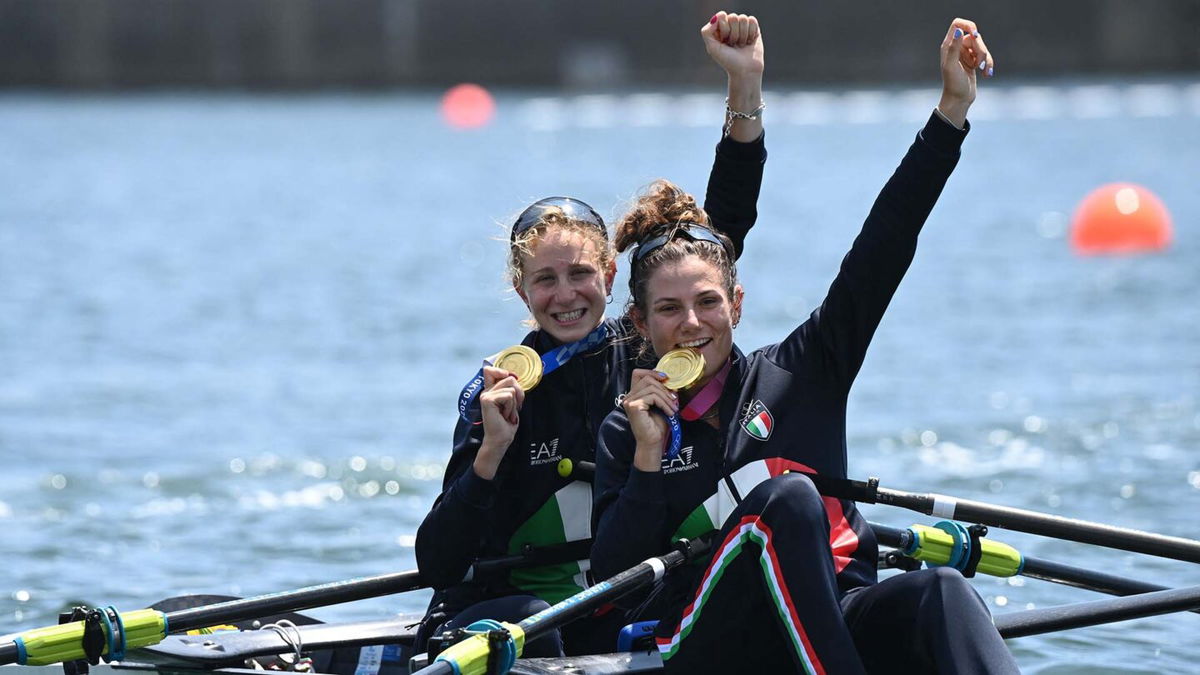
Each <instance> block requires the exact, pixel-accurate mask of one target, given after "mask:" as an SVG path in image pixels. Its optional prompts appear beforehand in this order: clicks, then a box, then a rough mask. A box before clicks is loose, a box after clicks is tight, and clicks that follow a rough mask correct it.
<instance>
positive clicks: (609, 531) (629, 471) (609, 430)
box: [592, 409, 667, 579]
mask: <svg viewBox="0 0 1200 675" xmlns="http://www.w3.org/2000/svg"><path fill="white" fill-rule="evenodd" d="M633 450H634V439H633V432H632V431H630V430H629V422H628V420H627V419H626V418H625V414H624V412H623V411H621V410H619V409H618V410H615V411H613V412H612V413H610V414H609V416H608V417H607V418H606V419H605V420H604V424H603V425H602V426H601V427H600V437H599V442H598V443H597V446H596V482H595V485H594V495H595V498H594V499H595V505H594V508H593V509H592V514H593V517H594V518H595V519H596V525H595V527H594V528H593V531H594V532H595V533H596V537H595V541H594V542H593V544H592V571H593V574H594V575H595V576H596V578H597V579H607V578H609V577H611V576H613V575H614V574H617V573H618V572H621V571H623V570H626V569H629V568H630V567H633V566H634V565H636V564H638V563H640V562H641V561H643V560H645V559H646V558H649V557H650V556H654V555H659V554H661V553H662V552H663V550H664V549H665V546H666V539H667V537H666V536H664V534H663V530H664V523H665V522H666V515H667V507H666V499H665V497H664V495H663V475H662V473H661V472H658V471H653V472H646V471H639V470H638V469H635V468H634V467H633Z"/></svg>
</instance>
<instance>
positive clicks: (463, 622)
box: [433, 595, 563, 658]
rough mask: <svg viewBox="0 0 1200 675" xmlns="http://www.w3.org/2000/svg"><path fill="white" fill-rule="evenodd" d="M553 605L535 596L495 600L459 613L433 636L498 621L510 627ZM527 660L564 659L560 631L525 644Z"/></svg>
mask: <svg viewBox="0 0 1200 675" xmlns="http://www.w3.org/2000/svg"><path fill="white" fill-rule="evenodd" d="M549 606H550V605H549V604H548V603H547V602H546V601H545V600H542V599H540V598H537V597H534V596H532V595H510V596H507V597H503V598H494V599H492V600H484V601H483V602H479V603H476V604H474V605H471V606H470V607H468V608H466V609H464V610H463V611H461V612H459V613H458V615H457V616H455V617H454V618H453V619H450V620H449V621H447V622H446V623H444V624H442V627H441V629H440V630H439V631H437V632H436V633H434V634H433V637H434V638H436V637H437V635H439V634H441V633H442V632H445V631H447V630H450V629H453V628H466V627H467V626H470V625H471V624H473V623H475V622H476V621H479V620H481V619H495V620H496V621H507V622H509V623H518V622H520V621H521V620H522V619H525V618H526V617H529V616H532V615H533V614H537V613H538V612H540V611H542V610H543V609H546V608H547V607H549ZM523 655H524V656H528V657H531V658H532V657H551V656H562V655H563V647H562V638H561V637H560V635H559V632H558V630H557V629H555V630H553V631H550V632H549V633H547V634H545V635H543V636H541V637H539V638H537V639H535V640H530V641H529V642H527V643H525V649H524V652H523Z"/></svg>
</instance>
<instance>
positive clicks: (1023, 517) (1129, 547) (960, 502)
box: [805, 472, 1200, 563]
mask: <svg viewBox="0 0 1200 675" xmlns="http://www.w3.org/2000/svg"><path fill="white" fill-rule="evenodd" d="M805 475H806V476H808V477H809V478H811V479H812V481H813V484H814V485H816V487H817V490H818V491H819V492H820V493H821V494H824V495H828V496H830V497H838V498H840V499H849V500H852V501H858V502H865V503H868V504H876V503H878V504H887V505H889V506H899V507H901V508H905V509H910V510H912V511H917V512H918V513H924V514H925V515H929V516H937V517H939V518H950V519H952V520H961V521H964V522H968V523H980V524H983V525H989V526H993V527H1002V528H1005V529H1009V530H1017V531H1019V532H1028V533H1030V534H1038V535H1042V536H1045V537H1054V538H1056V539H1066V540H1068V541H1076V542H1079V543H1082V544H1094V545H1097V546H1105V547H1108V548H1115V549H1119V550H1122V551H1131V552H1133V553H1146V554H1149V555H1155V556H1159V557H1163V558H1172V559H1174V560H1183V561H1186V562H1194V563H1200V541H1196V540H1194V539H1184V538H1182V537H1169V536H1166V535H1162V534H1155V533H1153V532H1143V531H1141V530H1131V529H1127V528H1124V527H1113V526H1112V525H1105V524H1103V523H1093V522H1089V521H1086V520H1077V519H1075V518H1063V517H1062V516H1052V515H1049V514H1046V513H1038V512H1037V511H1026V510H1024V509H1016V508H1012V507H1008V506H998V505H995V504H986V503H984V502H976V501H971V500H969V499H959V498H958V497H949V496H946V495H939V494H933V493H925V494H918V493H914V492H904V491H902V490H891V489H888V488H881V487H879V481H878V479H875V478H872V479H870V480H869V481H867V482H865V483H864V482H862V481H854V480H846V479H844V478H835V477H832V476H825V475H819V474H812V473H807V472H806V473H805Z"/></svg>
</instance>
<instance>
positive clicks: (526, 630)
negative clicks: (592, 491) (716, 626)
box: [414, 539, 709, 675]
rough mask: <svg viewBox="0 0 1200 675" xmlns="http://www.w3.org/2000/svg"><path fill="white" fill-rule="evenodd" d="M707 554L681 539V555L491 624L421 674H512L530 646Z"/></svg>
mask: <svg viewBox="0 0 1200 675" xmlns="http://www.w3.org/2000/svg"><path fill="white" fill-rule="evenodd" d="M708 548H709V543H708V542H707V541H706V540H704V539H700V540H697V541H695V542H689V541H688V540H686V539H682V540H680V541H679V543H678V545H677V548H676V550H674V551H671V552H670V553H668V554H666V555H663V556H658V557H655V558H648V559H646V560H645V561H643V562H641V563H638V564H637V565H636V566H634V567H631V568H629V569H627V570H625V571H624V572H621V573H620V574H618V575H616V576H614V577H612V578H610V579H608V580H606V581H602V582H600V583H598V584H596V585H595V586H592V587H590V588H588V589H587V590H585V591H583V592H581V593H578V594H576V595H573V596H571V597H569V598H567V599H566V600H563V601H562V602H559V603H558V604H556V605H553V606H551V607H548V608H546V609H544V610H542V611H540V612H538V613H537V614H534V615H533V616H531V617H529V618H527V619H524V620H523V621H521V622H520V623H518V624H511V623H500V622H494V621H489V622H486V623H487V624H489V626H488V630H487V631H485V632H479V633H476V634H474V635H472V636H471V637H468V638H467V639H465V640H463V641H462V642H459V643H457V644H455V645H451V646H450V647H449V648H447V649H446V650H444V651H442V653H441V654H438V656H437V659H436V660H435V661H434V662H433V663H431V664H429V665H428V666H426V667H425V668H422V669H421V670H419V671H417V672H419V673H423V674H424V675H481V674H482V673H485V672H488V671H489V670H491V668H490V667H489V660H491V662H492V665H495V663H496V661H497V659H499V660H502V661H504V662H506V664H507V665H505V666H501V667H499V668H497V669H496V670H497V672H507V671H508V668H510V667H511V666H512V662H513V661H515V660H516V659H517V658H518V657H519V656H521V652H522V650H523V649H524V648H525V643H526V642H528V641H530V640H533V639H536V638H538V637H540V636H542V635H545V634H546V633H547V632H548V631H551V630H554V629H555V628H558V627H560V626H562V625H563V624H566V623H569V622H571V621H574V620H575V619H578V618H581V617H584V616H587V615H588V614H590V613H591V612H592V611H594V610H595V609H596V608H597V607H599V606H600V605H602V604H604V603H606V602H611V601H613V600H616V599H618V598H620V597H621V596H623V595H625V594H626V593H629V592H631V591H633V590H634V589H637V588H638V587H641V586H644V585H646V584H648V583H650V582H652V581H657V580H658V579H661V578H662V576H663V574H665V573H666V571H667V570H669V569H671V568H674V567H677V566H679V565H681V564H683V563H684V562H687V561H689V560H692V559H694V558H695V557H697V556H699V555H701V554H703V553H704V552H706V551H707V550H708ZM472 625H473V626H474V625H478V624H472ZM468 629H470V627H468ZM414 675H415V674H414Z"/></svg>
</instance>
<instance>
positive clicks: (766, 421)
mask: <svg viewBox="0 0 1200 675" xmlns="http://www.w3.org/2000/svg"><path fill="white" fill-rule="evenodd" d="M746 429H747V430H749V431H750V433H751V434H754V435H755V436H757V437H759V438H766V437H767V435H768V434H770V433H771V416H770V415H768V414H767V413H766V412H760V413H758V414H757V415H755V416H754V417H752V418H750V420H749V421H748V422H746Z"/></svg>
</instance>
